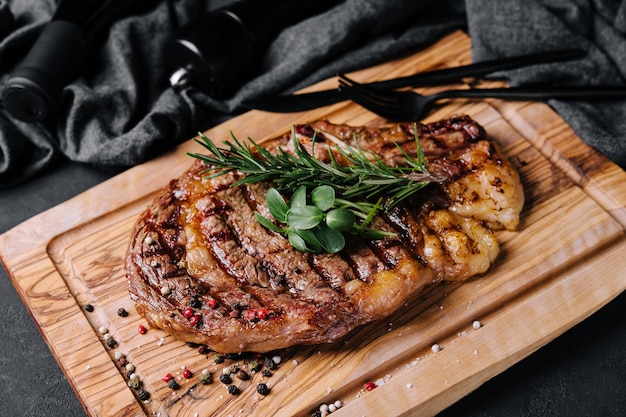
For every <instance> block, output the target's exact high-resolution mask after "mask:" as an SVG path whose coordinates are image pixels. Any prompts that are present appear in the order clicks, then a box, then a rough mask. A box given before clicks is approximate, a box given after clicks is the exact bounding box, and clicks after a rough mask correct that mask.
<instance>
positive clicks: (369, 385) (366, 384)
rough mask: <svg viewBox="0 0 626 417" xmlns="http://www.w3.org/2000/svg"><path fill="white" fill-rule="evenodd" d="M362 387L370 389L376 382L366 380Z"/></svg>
mask: <svg viewBox="0 0 626 417" xmlns="http://www.w3.org/2000/svg"><path fill="white" fill-rule="evenodd" d="M363 388H365V391H371V390H373V389H374V388H376V384H375V383H373V382H371V381H370V382H366V383H365V385H363Z"/></svg>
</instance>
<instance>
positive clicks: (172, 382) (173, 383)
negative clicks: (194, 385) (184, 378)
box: [167, 378, 180, 389]
mask: <svg viewBox="0 0 626 417" xmlns="http://www.w3.org/2000/svg"><path fill="white" fill-rule="evenodd" d="M167 386H168V387H170V388H171V389H178V388H180V385H178V382H176V380H175V379H174V378H172V379H170V380H169V381H167Z"/></svg>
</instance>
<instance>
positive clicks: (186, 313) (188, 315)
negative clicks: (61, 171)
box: [183, 307, 193, 319]
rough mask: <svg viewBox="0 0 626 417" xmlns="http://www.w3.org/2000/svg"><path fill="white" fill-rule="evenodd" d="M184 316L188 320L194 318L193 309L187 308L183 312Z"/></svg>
mask: <svg viewBox="0 0 626 417" xmlns="http://www.w3.org/2000/svg"><path fill="white" fill-rule="evenodd" d="M183 316H185V318H186V319H190V318H192V317H193V308H191V307H185V309H184V310H183Z"/></svg>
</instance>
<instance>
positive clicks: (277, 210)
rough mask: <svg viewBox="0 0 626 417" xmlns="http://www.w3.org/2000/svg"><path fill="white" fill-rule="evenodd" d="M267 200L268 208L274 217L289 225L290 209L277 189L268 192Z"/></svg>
mask: <svg viewBox="0 0 626 417" xmlns="http://www.w3.org/2000/svg"><path fill="white" fill-rule="evenodd" d="M265 199H266V203H267V208H268V209H269V211H270V213H272V216H274V218H275V219H276V220H278V221H279V222H281V223H287V210H289V207H288V206H287V203H285V200H284V199H283V196H282V195H280V193H279V192H278V190H276V189H275V188H270V189H269V190H267V194H266V196H265Z"/></svg>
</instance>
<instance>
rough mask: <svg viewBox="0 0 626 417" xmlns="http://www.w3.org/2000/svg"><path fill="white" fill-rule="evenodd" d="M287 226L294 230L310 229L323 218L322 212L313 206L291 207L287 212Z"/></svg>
mask: <svg viewBox="0 0 626 417" xmlns="http://www.w3.org/2000/svg"><path fill="white" fill-rule="evenodd" d="M286 218H287V224H288V225H289V227H290V228H295V229H304V230H307V229H312V228H314V227H315V226H317V225H318V224H320V222H321V221H322V219H323V218H324V212H322V210H320V209H319V208H317V207H315V206H302V207H292V208H290V209H289V210H287V215H286Z"/></svg>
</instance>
